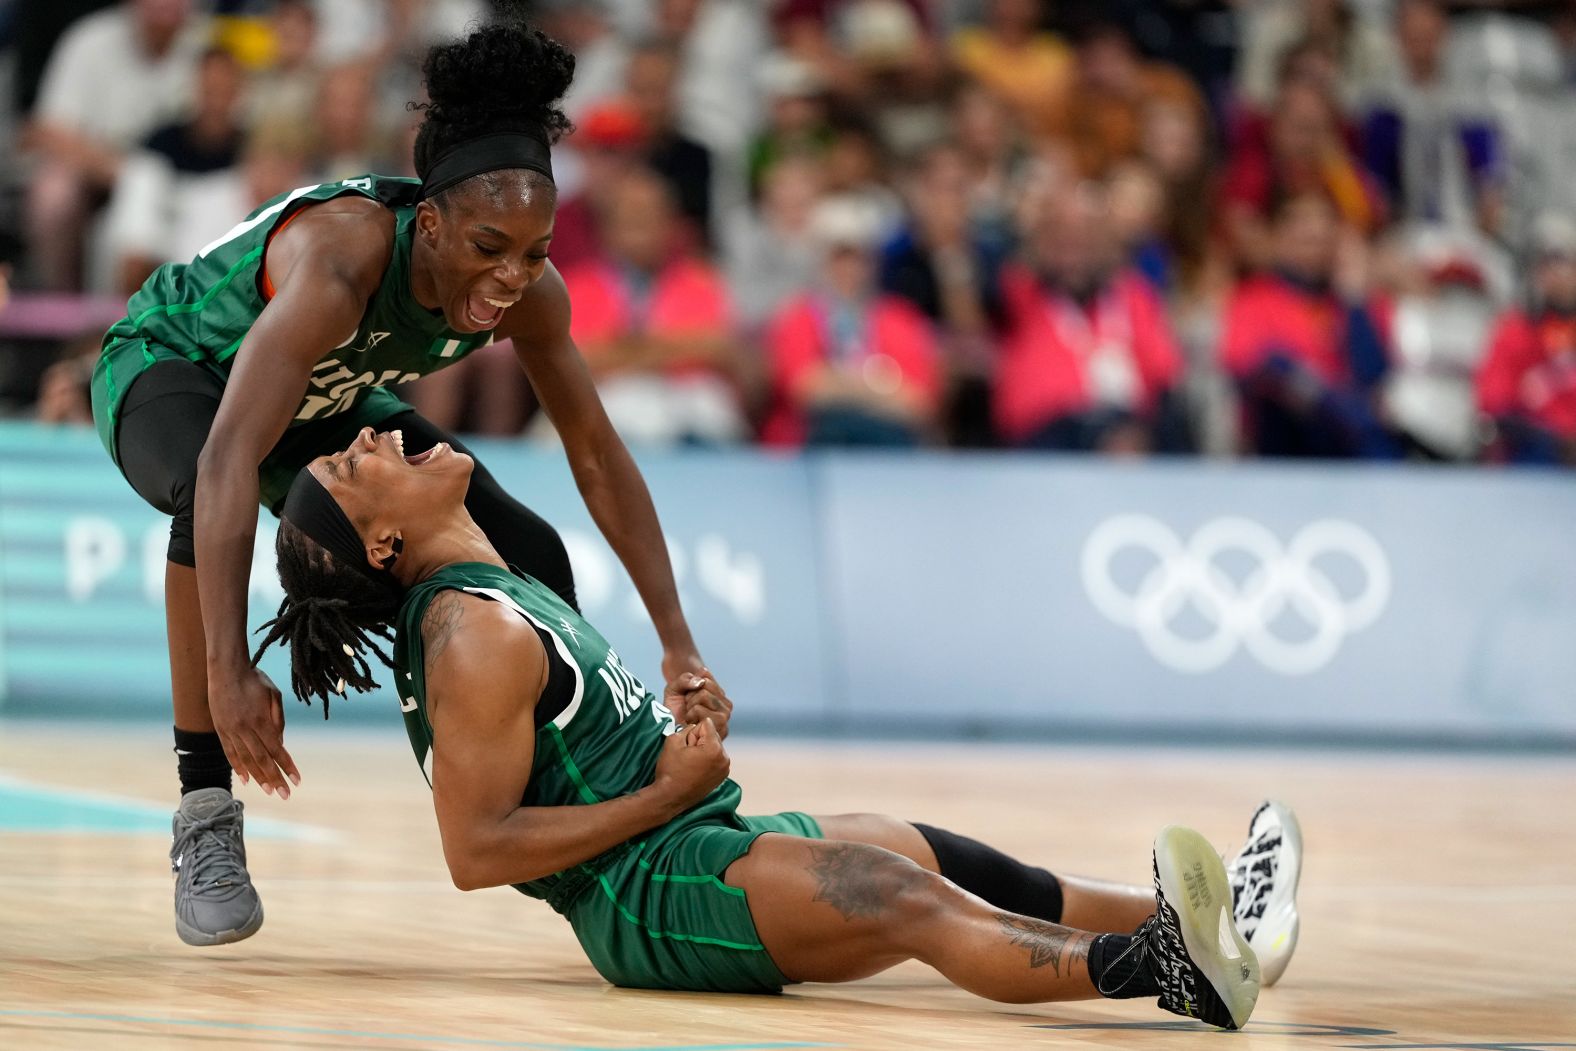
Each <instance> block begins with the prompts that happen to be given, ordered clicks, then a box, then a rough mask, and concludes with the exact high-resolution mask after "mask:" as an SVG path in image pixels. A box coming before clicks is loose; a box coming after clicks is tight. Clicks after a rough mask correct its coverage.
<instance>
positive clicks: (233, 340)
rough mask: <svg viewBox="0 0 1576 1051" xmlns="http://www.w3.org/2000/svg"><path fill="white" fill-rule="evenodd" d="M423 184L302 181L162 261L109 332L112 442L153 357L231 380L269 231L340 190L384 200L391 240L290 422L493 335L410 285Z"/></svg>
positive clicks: (106, 372) (256, 309)
mask: <svg viewBox="0 0 1576 1051" xmlns="http://www.w3.org/2000/svg"><path fill="white" fill-rule="evenodd" d="M417 187H418V183H417V182H416V180H414V179H396V178H387V177H384V176H380V175H366V176H362V177H361V178H357V179H345V180H342V181H340V182H333V183H324V184H323V185H321V186H303V187H301V188H299V189H296V190H292V191H290V192H289V193H287V194H285V195H283V196H281V197H276V198H274V199H273V200H272V201H269V202H267V203H266V204H264V205H262V206H261V207H259V208H258V209H257V210H256V211H255V212H253V213H252V214H251V215H249V216H247V217H246V219H244V220H242V221H241V222H240V223H237V224H236V225H235V226H234V227H232V228H231V229H230V230H229V231H228V232H227V233H225V234H224V235H223V236H222V237H220V238H219V239H218V240H216V241H214V242H213V243H212V244H210V245H208V246H207V247H206V248H204V249H203V250H202V251H201V252H198V253H197V258H195V259H193V260H192V261H191V262H189V263H168V264H166V265H164V266H161V267H160V268H159V269H158V270H156V271H154V273H153V275H152V276H151V277H149V278H148V280H147V281H146V282H145V283H144V284H143V286H142V288H141V289H139V290H138V291H137V293H136V294H135V295H133V296H132V297H131V300H130V302H128V303H127V304H126V316H125V317H124V318H122V319H121V320H119V321H117V322H116V323H115V324H114V325H113V326H112V327H111V328H110V330H109V332H108V333H107V334H106V335H105V337H104V348H103V351H102V353H101V355H100V357H99V362H98V366H97V368H96V369H95V370H94V373H93V382H94V386H95V388H96V389H95V391H94V399H93V401H94V409H95V411H94V416H95V419H96V422H97V424H98V429H99V437H100V439H101V440H102V441H103V442H104V445H105V447H106V448H108V449H109V450H110V451H111V453H114V451H115V445H114V436H115V421H116V419H117V417H118V415H119V410H120V403H121V399H122V398H123V397H124V396H125V393H126V390H127V388H129V387H130V386H131V383H132V381H133V380H135V379H136V378H137V376H138V374H140V373H141V372H142V371H143V370H144V369H146V368H148V367H149V366H150V365H153V364H154V363H155V362H158V361H162V360H185V361H191V362H194V363H196V364H197V365H199V366H201V367H203V368H205V369H208V370H209V371H211V372H213V373H214V374H215V375H217V376H218V377H219V378H220V379H221V380H225V381H228V379H229V375H230V366H231V363H232V362H233V361H234V359H235V354H236V351H238V350H239V349H240V347H241V341H242V340H243V339H245V338H246V333H247V332H248V331H249V330H250V329H251V327H252V323H253V322H254V321H256V320H257V315H258V314H260V313H262V310H263V307H264V305H265V304H266V302H267V300H266V299H265V298H264V295H263V252H264V250H265V249H266V248H267V245H268V238H269V236H270V235H271V234H272V233H273V232H274V230H275V229H277V228H278V226H279V225H280V224H281V223H283V222H285V221H286V220H288V219H289V218H290V217H291V216H292V215H294V214H296V213H297V212H299V211H300V210H301V209H302V208H305V207H308V206H309V205H312V204H315V203H320V202H322V201H330V200H333V199H334V198H336V197H349V196H356V197H367V198H370V199H372V200H375V201H378V202H380V203H381V204H383V205H385V206H387V207H388V208H389V209H390V210H391V211H392V212H393V213H394V251H393V255H392V256H391V257H390V259H389V264H388V268H387V269H386V270H385V271H384V273H383V281H382V283H381V284H379V285H378V289H377V292H376V293H375V294H374V295H373V296H372V299H371V301H370V302H368V303H367V309H366V313H364V314H363V315H362V317H361V322H360V324H358V325H357V326H356V331H355V332H353V333H347V334H346V339H345V341H344V342H343V343H341V344H339V346H337V347H335V348H334V349H333V350H330V351H329V352H328V353H326V354H325V355H323V357H322V359H321V360H320V361H318V363H317V365H316V367H315V368H313V370H312V378H311V382H310V383H309V384H308V386H307V391H306V395H305V397H304V398H303V399H302V401H301V405H300V407H299V408H298V409H297V410H296V414H295V420H294V423H304V422H306V421H308V420H318V419H323V418H324V417H327V416H332V415H334V414H336V413H341V412H345V411H347V410H349V409H350V408H351V406H353V405H355V404H356V402H357V399H358V398H360V397H362V396H363V395H364V394H366V393H367V392H368V391H371V390H373V389H377V388H383V387H388V386H392V385H395V384H400V383H408V382H410V381H411V380H414V379H417V378H419V377H421V376H424V375H426V374H427V373H429V372H433V371H435V370H437V369H440V368H442V367H443V366H445V365H449V364H452V363H453V362H456V361H458V360H460V359H461V358H463V357H464V356H465V355H467V354H469V353H470V352H471V351H473V350H475V349H476V348H478V347H481V346H485V345H486V344H488V343H490V342H492V334H491V333H490V332H477V333H470V334H461V333H458V332H454V331H451V330H450V329H449V328H448V327H447V326H446V325H445V324H444V321H443V315H442V313H441V312H440V313H432V312H430V311H428V310H426V309H424V308H423V307H422V306H421V305H420V304H419V303H417V302H416V300H415V297H414V296H412V295H411V290H410V248H411V239H412V237H413V235H414V220H415V215H416V190H417ZM268 350H269V348H267V347H259V348H258V351H259V352H261V353H267V352H268ZM294 423H293V424H292V426H293V425H294ZM116 458H117V459H118V458H119V457H118V456H117V457H116Z"/></svg>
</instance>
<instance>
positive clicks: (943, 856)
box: [913, 822, 1062, 923]
mask: <svg viewBox="0 0 1576 1051" xmlns="http://www.w3.org/2000/svg"><path fill="white" fill-rule="evenodd" d="M913 825H914V827H915V828H917V829H919V834H920V835H922V836H924V837H925V841H926V842H927V843H929V844H930V849H931V850H933V851H935V852H936V861H937V862H938V863H939V864H940V866H941V874H942V875H943V876H945V877H947V878H948V879H949V880H951V881H952V882H953V883H956V884H957V885H958V886H960V887H962V888H963V889H964V890H966V891H968V892H969V893H970V894H974V895H978V896H979V897H981V898H984V899H985V900H986V901H988V902H990V903H991V904H992V905H994V906H996V907H997V908H998V909H1004V910H1006V911H1007V912H1016V913H1017V914H1018V915H1020V916H1033V917H1034V918H1035V919H1039V920H1048V921H1049V922H1051V923H1060V922H1062V885H1061V882H1060V881H1059V880H1057V878H1056V877H1055V876H1053V875H1051V874H1050V873H1049V872H1046V871H1045V870H1044V869H1042V868H1035V867H1034V866H1032V865H1025V864H1024V863H1023V862H1021V861H1018V860H1016V859H1014V858H1010V857H1008V856H1007V855H1006V854H1003V853H1002V852H1001V851H999V850H997V849H996V848H995V847H987V846H986V845H985V844H983V843H981V842H979V841H978V840H973V839H970V838H969V837H967V836H960V835H958V834H957V833H956V832H948V831H947V830H946V829H944V828H932V827H931V826H929V825H921V824H919V823H918V822H914V823H913Z"/></svg>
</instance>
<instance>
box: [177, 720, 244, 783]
mask: <svg viewBox="0 0 1576 1051" xmlns="http://www.w3.org/2000/svg"><path fill="white" fill-rule="evenodd" d="M175 765H176V767H177V768H178V769H179V770H180V774H181V795H185V794H186V793H187V792H195V791H197V789H199V788H222V789H224V790H225V791H226V792H228V791H230V760H228V759H226V758H225V755H224V746H223V745H222V744H220V743H219V735H218V734H216V733H193V732H192V731H190V730H182V729H181V728H180V727H179V726H177V727H176V728H175Z"/></svg>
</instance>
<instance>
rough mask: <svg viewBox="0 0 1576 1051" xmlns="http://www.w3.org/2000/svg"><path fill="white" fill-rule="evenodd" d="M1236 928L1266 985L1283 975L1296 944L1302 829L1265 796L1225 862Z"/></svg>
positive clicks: (1285, 808) (1288, 811)
mask: <svg viewBox="0 0 1576 1051" xmlns="http://www.w3.org/2000/svg"><path fill="white" fill-rule="evenodd" d="M1226 875H1227V877H1228V878H1229V879H1230V880H1231V898H1232V903H1233V906H1232V912H1233V913H1234V914H1235V916H1236V921H1237V929H1238V930H1239V931H1241V932H1242V936H1243V937H1244V938H1246V939H1247V940H1248V944H1249V945H1251V946H1253V951H1254V952H1255V953H1257V954H1258V957H1259V965H1260V966H1261V967H1262V968H1263V972H1264V984H1265V985H1274V984H1275V983H1276V982H1277V981H1278V980H1279V979H1280V976H1281V975H1282V974H1283V973H1285V971H1286V965H1287V964H1288V963H1290V962H1291V954H1292V953H1293V952H1294V951H1296V948H1297V928H1298V923H1299V921H1298V917H1297V880H1298V877H1300V876H1301V875H1302V829H1301V828H1300V827H1299V826H1298V824H1297V815H1296V814H1294V813H1292V810H1291V807H1289V806H1286V805H1285V804H1284V803H1277V802H1275V801H1274V800H1268V801H1266V802H1265V803H1263V804H1261V805H1260V806H1259V808H1258V810H1256V811H1254V812H1253V820H1252V821H1250V822H1249V823H1248V841H1247V842H1246V843H1244V844H1243V845H1242V849H1241V850H1240V851H1238V852H1237V856H1236V857H1234V858H1232V859H1231V860H1230V861H1228V862H1227V863H1226Z"/></svg>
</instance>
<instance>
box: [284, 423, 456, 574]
mask: <svg viewBox="0 0 1576 1051" xmlns="http://www.w3.org/2000/svg"><path fill="white" fill-rule="evenodd" d="M474 466H475V463H474V461H473V460H472V459H471V458H470V457H469V456H467V455H466V454H465V453H462V452H457V451H455V450H454V449H452V448H450V447H449V445H448V444H447V443H446V442H439V443H438V444H437V445H435V446H433V447H432V448H431V449H427V450H425V451H423V452H420V453H416V454H413V455H410V456H406V455H405V444H404V438H403V436H402V435H401V434H400V432H399V431H383V432H381V433H374V432H373V430H372V428H371V427H363V428H362V429H361V433H360V434H358V435H356V440H355V441H353V442H351V443H350V445H349V447H348V448H346V449H345V450H344V451H343V452H338V453H334V454H333V455H332V456H319V457H318V458H317V459H315V460H313V461H312V462H311V463H309V464H308V465H307V470H309V471H311V472H312V476H313V477H314V478H316V479H317V480H318V482H320V483H321V484H322V486H323V488H324V489H327V490H328V493H329V495H330V496H332V497H333V498H334V501H335V502H336V503H338V504H339V506H340V508H341V509H343V510H344V512H345V515H346V516H347V517H348V518H349V519H350V521H351V522H352V523H354V524H355V526H356V530H357V532H359V533H360V534H361V538H362V540H364V541H366V543H367V546H368V549H369V551H370V550H371V549H372V548H374V547H375V546H377V545H378V543H379V542H380V541H382V540H385V539H386V538H387V537H388V536H391V535H400V534H402V533H408V532H409V524H410V523H412V522H422V521H437V520H441V519H443V518H445V517H447V516H448V515H450V514H451V513H455V512H458V511H460V510H461V509H462V508H463V507H464V504H465V492H466V490H467V489H468V488H470V483H471V469H472V468H473V467H474ZM379 554H380V557H381V552H380V553H379ZM372 561H373V563H374V564H376V563H377V561H378V559H376V558H374V559H372Z"/></svg>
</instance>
